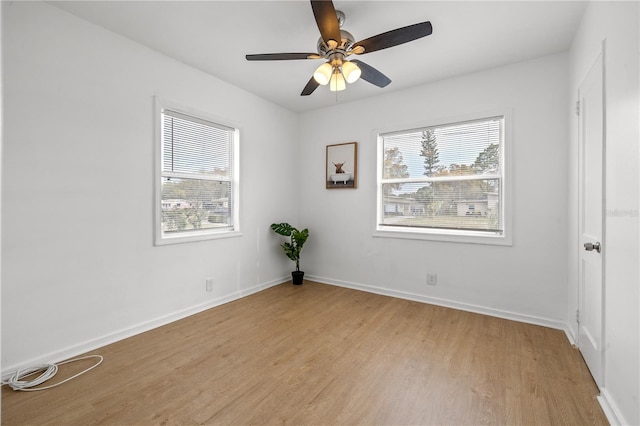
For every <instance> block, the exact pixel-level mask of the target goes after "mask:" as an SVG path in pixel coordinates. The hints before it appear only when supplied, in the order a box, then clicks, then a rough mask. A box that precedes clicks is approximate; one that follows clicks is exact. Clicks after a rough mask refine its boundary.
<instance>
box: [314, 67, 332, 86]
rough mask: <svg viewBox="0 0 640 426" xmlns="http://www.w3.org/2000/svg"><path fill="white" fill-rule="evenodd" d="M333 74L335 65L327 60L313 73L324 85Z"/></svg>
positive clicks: (319, 82)
mask: <svg viewBox="0 0 640 426" xmlns="http://www.w3.org/2000/svg"><path fill="white" fill-rule="evenodd" d="M332 75H333V67H332V66H331V64H330V63H329V62H325V63H324V64H322V65H320V66H319V67H318V68H316V71H315V72H314V73H313V78H314V79H315V80H316V81H317V82H318V84H321V85H323V86H325V85H327V84H329V80H331V76H332Z"/></svg>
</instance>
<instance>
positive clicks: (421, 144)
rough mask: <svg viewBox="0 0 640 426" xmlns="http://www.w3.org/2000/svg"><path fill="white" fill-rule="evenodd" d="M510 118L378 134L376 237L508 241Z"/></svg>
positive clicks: (500, 242)
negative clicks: (507, 134) (507, 143)
mask: <svg viewBox="0 0 640 426" xmlns="http://www.w3.org/2000/svg"><path fill="white" fill-rule="evenodd" d="M504 121H505V119H504V116H503V115H501V116H494V117H489V118H483V119H475V120H470V121H462V122H456V123H450V124H443V125H436V126H431V127H423V128H418V129H411V130H405V131H397V132H390V133H382V134H379V135H378V143H379V161H378V214H377V218H378V219H377V228H376V229H377V231H378V232H377V234H376V235H378V236H396V237H408V238H425V239H436V240H445V241H464V242H484V243H496V244H510V241H509V240H508V238H506V237H507V232H506V227H505V222H506V220H505V217H506V215H505V154H504V152H505V146H504V145H505V144H504V140H505V136H504V135H505V131H504Z"/></svg>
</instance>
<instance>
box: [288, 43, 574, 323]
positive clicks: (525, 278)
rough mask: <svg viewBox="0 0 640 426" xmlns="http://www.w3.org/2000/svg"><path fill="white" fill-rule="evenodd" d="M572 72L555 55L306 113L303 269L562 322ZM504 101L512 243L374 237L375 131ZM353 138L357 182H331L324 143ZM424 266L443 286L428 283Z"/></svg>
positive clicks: (383, 289)
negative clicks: (329, 186)
mask: <svg viewBox="0 0 640 426" xmlns="http://www.w3.org/2000/svg"><path fill="white" fill-rule="evenodd" d="M391 77H393V76H391ZM567 82H568V57H567V55H566V54H557V55H553V56H548V57H544V58H540V59H537V60H533V61H528V62H524V63H519V64H515V65H510V66H505V67H501V68H496V69H492V70H488V71H484V72H479V73H474V74H471V75H467V76H462V77H459V78H453V79H449V80H444V81H440V82H437V83H434V84H429V85H426V86H421V87H416V88H413V89H410V90H404V91H400V92H393V93H389V94H383V95H380V96H378V97H375V98H372V99H367V100H365V101H361V102H353V103H348V104H338V105H336V106H334V107H331V108H327V109H322V110H317V111H312V112H308V113H305V114H302V115H301V120H300V122H301V124H300V135H301V140H300V146H301V147H300V161H301V164H300V165H301V169H302V170H305V171H306V173H304V174H301V188H303V191H302V193H301V202H300V218H301V219H300V220H301V222H302V224H303V225H304V226H309V227H310V231H311V237H310V239H309V243H308V248H307V247H305V252H304V253H303V258H302V261H303V262H302V266H303V267H304V269H305V270H306V271H307V272H308V273H309V274H310V275H311V276H314V277H316V278H317V279H319V280H322V281H325V282H329V283H334V284H338V285H344V286H349V287H355V288H361V289H367V290H370V291H374V292H380V293H385V294H391V295H396V296H401V297H408V298H412V299H417V300H424V301H430V302H435V303H442V304H445V305H451V306H458V307H462V308H464V309H470V310H477V311H481V312H487V313H491V314H493V315H500V316H507V317H511V318H518V319H521V320H524V321H531V322H536V323H542V324H548V325H552V326H555V327H560V328H562V327H563V326H564V325H563V324H564V322H565V319H566V304H567V291H566V281H567V239H566V227H567V189H566V181H567V167H566V166H567V162H568V159H567V154H568V143H567V137H568V127H567V113H566V105H567V100H568V90H567ZM356 84H368V83H366V82H363V81H361V82H358V83H356ZM392 84H393V83H392ZM338 97H339V94H338ZM495 109H510V110H511V111H512V113H513V120H512V122H510V123H507V125H510V126H512V130H513V131H512V133H511V134H512V136H513V138H512V139H511V140H508V141H507V143H508V144H511V148H512V152H513V159H512V164H511V167H512V171H513V174H512V176H513V181H512V184H513V188H514V193H513V246H511V247H505V246H489V245H478V244H461V243H445V242H429V241H416V240H400V239H390V238H375V237H373V236H372V233H373V230H374V226H375V209H376V138H375V136H376V129H384V130H389V129H393V128H395V129H398V130H400V129H406V128H413V127H416V126H419V125H424V124H426V123H432V121H433V120H438V119H443V120H444V121H445V122H446V120H448V119H450V118H455V117H460V116H461V115H468V114H474V113H477V114H479V115H480V116H482V114H483V112H485V111H495ZM351 141H357V142H359V158H358V170H359V177H358V181H359V188H358V189H355V190H326V189H325V188H324V176H325V171H324V165H325V163H324V161H325V147H326V145H328V144H335V143H341V142H351ZM427 271H430V272H435V273H437V275H438V285H437V286H434V287H432V286H427V285H426V273H427Z"/></svg>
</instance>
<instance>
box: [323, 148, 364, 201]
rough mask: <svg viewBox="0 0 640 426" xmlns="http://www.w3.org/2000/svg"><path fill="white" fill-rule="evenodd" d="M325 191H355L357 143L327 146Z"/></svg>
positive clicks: (356, 184) (356, 181) (356, 180)
mask: <svg viewBox="0 0 640 426" xmlns="http://www.w3.org/2000/svg"><path fill="white" fill-rule="evenodd" d="M325 165H326V167H325V169H326V177H325V183H326V188H327V189H345V188H346V189H355V188H357V187H358V142H347V143H339V144H334V145H327V155H326V163H325Z"/></svg>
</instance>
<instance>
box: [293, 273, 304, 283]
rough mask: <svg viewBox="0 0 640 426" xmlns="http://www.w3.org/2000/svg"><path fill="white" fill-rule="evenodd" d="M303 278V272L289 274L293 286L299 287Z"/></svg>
mask: <svg viewBox="0 0 640 426" xmlns="http://www.w3.org/2000/svg"><path fill="white" fill-rule="evenodd" d="M303 278H304V272H303V271H293V272H292V273H291V280H292V281H293V284H295V285H301V284H302V279H303Z"/></svg>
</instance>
